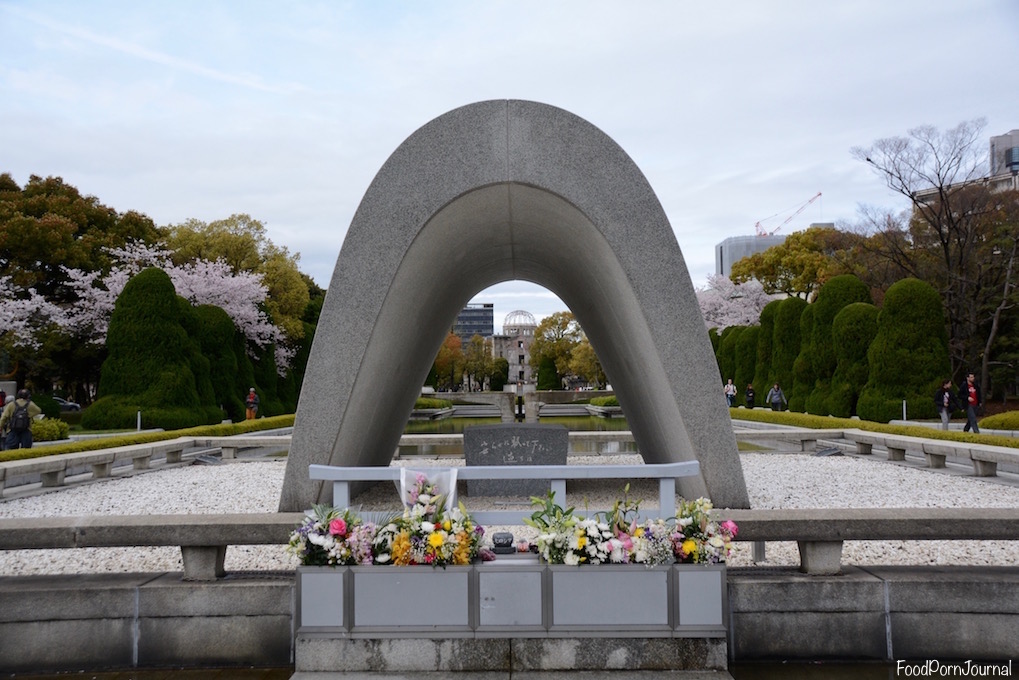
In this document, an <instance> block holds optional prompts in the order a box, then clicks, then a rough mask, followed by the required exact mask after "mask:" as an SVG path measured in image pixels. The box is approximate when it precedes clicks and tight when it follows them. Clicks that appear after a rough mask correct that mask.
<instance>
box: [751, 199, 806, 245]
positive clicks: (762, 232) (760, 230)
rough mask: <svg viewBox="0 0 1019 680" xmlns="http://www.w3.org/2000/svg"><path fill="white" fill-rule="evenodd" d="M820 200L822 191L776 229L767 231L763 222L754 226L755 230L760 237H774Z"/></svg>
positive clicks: (766, 218)
mask: <svg viewBox="0 0 1019 680" xmlns="http://www.w3.org/2000/svg"><path fill="white" fill-rule="evenodd" d="M819 198H821V192H820V191H818V192H817V193H816V194H815V195H814V196H812V197H811V198H810V200H808V201H807V202H806V203H804V204H803V205H801V206H800V207H799V208H798V209H797V210H796V212H794V213H793V214H792V215H790V216H789V217H787V218H785V221H784V222H782V224H780V225H778V226H777V227H775V228H774V229H772V230H771V231H768V230H767V229H765V228H764V227H763V226H762V225H761V222H758V223H757V224H755V225H754V229H755V230H756V232H757V235H758V236H772V235H774V234H775V233H776V232H777V231H778V230H779V229H781V228H782V227H784V226H785V225H787V224H789V223H790V222H792V219H793V218H794V217H796V216H797V215H799V214H800V213H801V212H803V211H804V210H806V209H807V206H808V205H810V204H811V203H813V202H814V201H816V200H817V199H819ZM781 214H782V213H775V214H774V215H772V216H771V217H776V216H778V215H781ZM771 217H765V218H764V220H770V219H771ZM764 220H761V221H762V222H763V221H764Z"/></svg>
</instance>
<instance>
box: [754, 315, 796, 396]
mask: <svg viewBox="0 0 1019 680" xmlns="http://www.w3.org/2000/svg"><path fill="white" fill-rule="evenodd" d="M806 308H807V302H806V300H802V299H800V298H798V297H791V298H786V299H785V300H782V302H781V304H779V306H778V311H777V312H776V314H775V332H774V337H773V338H772V342H773V346H772V352H771V372H770V373H769V374H768V382H767V383H766V384H765V385H764V386H762V387H760V388H759V389H758V390H757V392H758V394H760V395H762V398H763V395H766V394H767V393H768V390H769V389H771V386H772V385H773V384H775V383H778V384H779V387H781V388H782V389H783V390H785V391H786V392H789V391H790V390H791V389H792V385H793V363H794V362H795V361H796V357H797V356H799V353H800V316H801V315H802V314H803V310H804V309H806Z"/></svg>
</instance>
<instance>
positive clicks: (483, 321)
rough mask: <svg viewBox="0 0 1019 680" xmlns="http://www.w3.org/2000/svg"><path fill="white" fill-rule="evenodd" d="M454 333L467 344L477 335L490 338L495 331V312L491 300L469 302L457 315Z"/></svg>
mask: <svg viewBox="0 0 1019 680" xmlns="http://www.w3.org/2000/svg"><path fill="white" fill-rule="evenodd" d="M453 333H454V334H455V335H458V336H459V337H460V340H461V341H462V342H463V343H464V344H466V343H467V342H468V341H469V340H470V339H471V338H472V337H474V336H475V335H480V336H481V337H483V338H490V337H492V335H493V334H494V333H495V312H494V308H493V306H492V303H491V302H486V303H482V304H469V305H467V306H466V307H464V308H463V309H462V310H460V313H459V314H457V315H456V323H455V324H454V325H453Z"/></svg>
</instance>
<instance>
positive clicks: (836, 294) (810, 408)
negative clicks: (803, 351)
mask: <svg viewBox="0 0 1019 680" xmlns="http://www.w3.org/2000/svg"><path fill="white" fill-rule="evenodd" d="M870 301H871V299H870V289H869V288H867V284H865V283H864V282H863V281H861V280H860V279H858V278H856V277H855V276H853V275H852V274H843V275H841V276H835V277H832V278H831V279H829V280H828V281H826V282H825V284H824V285H823V286H821V289H820V290H819V291H818V292H817V298H816V299H815V300H814V302H813V303H812V304H811V305H810V306H811V307H812V308H813V310H814V325H813V330H812V332H811V335H810V361H811V366H812V368H813V371H814V386H813V389H812V390H811V391H810V394H809V395H807V401H806V411H807V412H808V413H813V414H815V415H819V416H823V415H828V413H829V411H828V408H829V407H828V397H829V394H830V392H831V387H832V385H831V380H832V376H833V375H834V374H835V367H836V365H837V359H836V357H835V345H834V342H833V340H832V325H833V323H834V321H835V317H836V315H838V313H839V312H840V311H842V309H843V308H844V307H845V306H846V305H849V304H852V303H854V302H870Z"/></svg>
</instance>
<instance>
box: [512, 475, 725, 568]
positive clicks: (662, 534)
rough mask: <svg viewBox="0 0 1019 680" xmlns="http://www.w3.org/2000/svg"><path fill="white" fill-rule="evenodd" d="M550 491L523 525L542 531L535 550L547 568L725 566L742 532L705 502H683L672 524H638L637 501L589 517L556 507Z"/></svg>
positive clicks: (658, 521)
mask: <svg viewBox="0 0 1019 680" xmlns="http://www.w3.org/2000/svg"><path fill="white" fill-rule="evenodd" d="M554 501H555V496H554V495H553V494H552V493H551V492H550V493H549V494H548V495H547V496H546V497H544V498H538V497H533V498H531V503H532V505H533V506H535V507H536V508H537V509H536V510H535V512H534V513H532V514H531V516H530V517H528V518H525V519H524V522H525V523H526V524H527V525H529V526H532V527H534V528H536V529H537V530H538V537H537V539H536V540H535V547H536V549H537V552H538V554H539V555H540V556H541V557H542V559H544V560H545V561H546V562H548V563H549V564H566V565H579V564H603V563H612V564H628V563H634V564H644V565H646V566H648V567H652V566H656V565H660V564H670V563H672V562H677V561H678V562H686V563H696V564H708V563H717V562H724V561H725V558H726V557H728V555H729V553H730V551H731V550H732V539H733V538H734V537H735V536H736V532H737V531H738V528H737V527H736V524H735V523H734V522H732V521H731V520H726V521H724V522H721V523H719V522H717V521H715V520H714V519H712V518H711V515H710V513H711V509H712V506H711V502H710V501H708V500H707V499H705V498H698V499H697V500H695V501H682V502H681V503H680V506H679V511H678V512H677V514H676V516H675V517H673V518H670V519H669V520H662V519H655V520H645V521H643V522H639V521H638V520H637V517H638V511H639V505H640V503H639V501H631V500H630V499H629V485H627V487H626V488H625V489H624V492H623V499H622V500H620V501H617V502H616V504H615V505H614V506H613V508H612V510H610V511H609V512H607V513H604V514H603V515H600V514H596V515H595V516H593V517H590V518H585V517H581V516H578V515H576V514H574V508H572V507H571V508H565V509H564V508H562V507H561V506H559V505H556V504H555V502H554Z"/></svg>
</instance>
